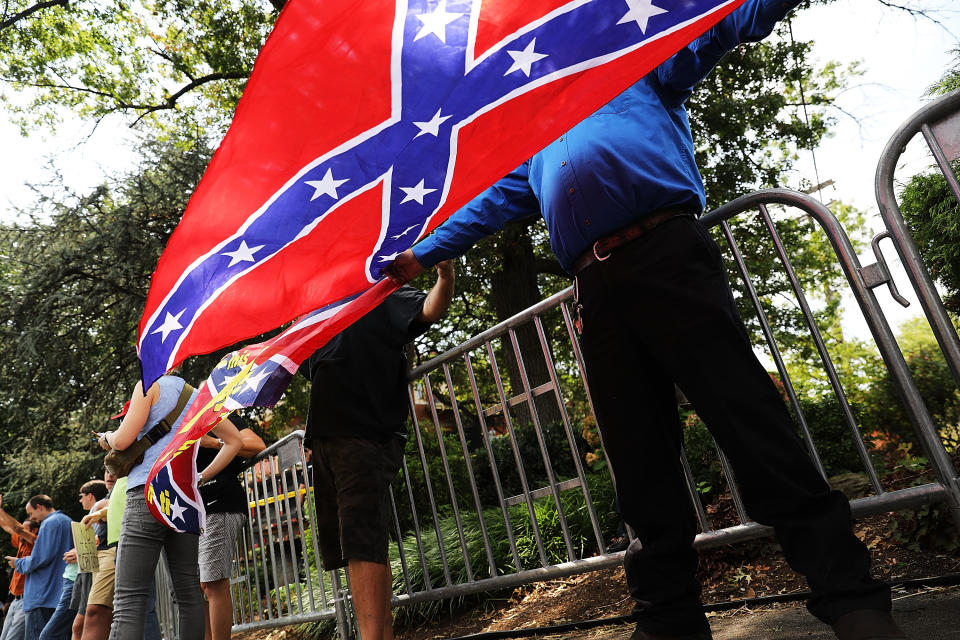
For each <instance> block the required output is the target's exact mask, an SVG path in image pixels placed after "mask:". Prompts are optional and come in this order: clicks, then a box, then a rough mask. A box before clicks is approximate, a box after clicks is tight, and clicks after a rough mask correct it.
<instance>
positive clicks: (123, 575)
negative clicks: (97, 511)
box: [110, 486, 204, 640]
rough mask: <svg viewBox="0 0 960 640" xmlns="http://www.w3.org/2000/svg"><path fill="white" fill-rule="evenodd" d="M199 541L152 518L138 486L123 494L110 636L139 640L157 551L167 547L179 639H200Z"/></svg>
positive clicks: (201, 616)
mask: <svg viewBox="0 0 960 640" xmlns="http://www.w3.org/2000/svg"><path fill="white" fill-rule="evenodd" d="M198 540H199V538H198V536H195V535H191V534H189V533H176V532H174V531H172V530H170V529H168V528H167V527H166V526H164V525H163V524H161V523H160V522H159V521H157V520H156V519H155V518H154V517H153V515H152V514H151V513H150V509H149V508H148V507H147V501H146V499H145V498H144V497H143V487H142V486H140V487H135V488H133V489H131V490H130V491H128V492H127V504H126V508H125V510H124V512H123V523H122V525H121V527H120V546H119V547H118V551H117V578H116V588H115V592H114V596H113V625H112V626H111V628H110V640H143V634H144V617H145V615H144V614H145V613H146V610H147V600H148V599H149V597H150V589H151V587H152V585H153V576H154V572H155V570H156V568H157V562H158V561H159V559H160V552H161V550H163V551H166V556H167V566H168V568H169V569H170V579H171V582H172V583H173V591H174V595H175V599H176V603H177V615H176V617H177V620H179V624H180V640H201V639H202V638H203V634H204V619H203V599H202V598H203V595H202V594H201V593H200V574H199V569H198V565H197V545H198Z"/></svg>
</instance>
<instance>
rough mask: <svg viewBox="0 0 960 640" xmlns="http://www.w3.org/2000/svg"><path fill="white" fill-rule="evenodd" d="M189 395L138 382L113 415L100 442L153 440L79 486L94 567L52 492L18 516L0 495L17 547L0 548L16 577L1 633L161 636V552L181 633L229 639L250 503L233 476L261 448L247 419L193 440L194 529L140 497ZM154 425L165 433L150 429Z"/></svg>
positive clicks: (23, 638)
mask: <svg viewBox="0 0 960 640" xmlns="http://www.w3.org/2000/svg"><path fill="white" fill-rule="evenodd" d="M194 393H195V392H194V391H193V390H192V389H191V388H190V387H189V386H188V385H186V384H185V382H184V381H183V380H182V379H181V378H178V377H176V376H172V375H170V376H164V377H163V378H161V379H160V380H158V381H157V383H156V384H155V385H154V386H153V387H152V388H151V390H148V392H147V394H146V395H144V394H142V393H141V392H140V390H139V388H138V389H137V390H135V392H134V394H133V397H132V398H131V401H130V402H128V403H127V405H126V406H125V407H124V410H123V411H122V412H121V413H119V414H118V415H116V416H113V418H114V419H122V422H121V423H120V426H119V427H118V428H117V429H116V430H115V431H110V432H106V433H104V434H101V435H100V438H99V442H100V443H101V444H102V445H103V446H104V447H105V448H117V450H123V449H125V448H127V447H129V446H130V445H131V444H132V443H133V442H135V441H136V440H138V439H139V437H143V436H145V435H146V434H148V433H149V434H150V437H151V440H150V442H152V443H153V444H152V445H151V446H150V447H149V448H148V449H147V450H146V452H145V454H144V456H143V458H142V459H141V460H140V461H139V462H137V463H136V464H134V465H133V466H132V468H130V469H129V470H128V472H127V474H126V475H124V476H123V477H121V478H117V477H116V476H115V475H114V474H113V473H112V471H111V470H110V469H109V468H108V469H105V470H104V475H103V480H91V481H89V482H86V483H84V484H83V485H82V486H81V487H80V492H79V501H80V504H81V505H82V507H83V509H84V511H86V515H85V516H84V517H83V519H82V520H81V522H80V523H79V525H81V526H82V527H84V528H92V529H93V533H94V539H95V541H96V563H95V566H96V568H95V569H94V570H92V571H91V570H89V569H90V567H87V569H88V570H87V571H81V570H80V562H79V558H78V552H77V549H76V547H75V538H74V533H73V527H74V525H73V523H72V521H71V519H70V518H69V517H68V516H66V515H65V514H64V513H63V512H62V511H60V510H58V509H56V508H55V507H54V504H53V501H52V500H51V499H50V497H49V496H46V495H37V496H34V497H32V498H30V500H28V501H27V503H26V505H24V510H25V511H26V516H27V517H26V519H24V520H23V521H22V522H21V521H18V520H17V519H15V518H13V517H12V516H11V515H9V514H8V513H7V512H6V511H4V509H3V507H4V504H3V499H2V496H0V526H2V527H3V529H4V530H5V531H6V532H7V533H9V534H10V536H11V538H10V541H11V544H12V545H13V547H14V548H15V549H17V554H16V556H7V563H8V564H9V567H10V569H11V570H12V572H13V575H12V578H11V580H10V584H9V587H8V590H9V592H8V596H7V600H6V602H5V603H4V611H5V617H4V621H3V631H2V635H0V638H2V640H37V639H39V640H68V639H72V640H107V639H108V638H110V639H112V640H119V639H124V640H126V639H131V640H132V639H136V640H140V639H144V640H161V633H160V624H159V620H158V618H157V614H156V609H155V602H156V586H155V580H154V576H155V570H156V568H157V563H158V560H159V558H160V556H161V553H162V554H163V556H164V557H165V560H166V563H165V569H164V570H165V571H167V572H168V575H169V576H170V579H171V582H172V584H173V586H174V590H175V593H176V598H175V599H176V602H177V608H178V615H177V620H176V624H177V626H178V627H179V636H180V637H181V638H183V639H188V638H195V639H197V640H199V639H200V638H206V640H225V639H227V638H229V637H230V628H231V627H232V625H233V602H232V599H231V595H230V586H229V578H230V577H231V575H232V561H233V555H234V550H235V547H236V540H237V536H238V534H239V529H240V526H241V523H242V522H243V519H244V518H245V517H246V514H247V510H248V506H247V504H248V501H247V493H246V489H245V488H244V486H243V485H242V484H241V482H240V478H239V473H240V470H241V469H242V468H243V466H244V464H245V460H246V459H247V458H250V457H253V456H254V455H256V454H257V453H258V452H260V451H262V450H263V449H264V448H265V446H266V445H265V444H264V442H263V440H262V439H261V438H260V436H258V435H257V434H256V433H255V432H254V431H253V430H252V429H250V428H248V427H246V426H243V421H242V418H239V417H234V418H233V419H232V420H231V421H225V422H224V423H221V425H218V427H217V428H216V429H215V430H214V431H213V432H212V433H213V434H214V435H207V436H204V438H203V439H202V440H201V441H200V442H199V443H198V446H199V451H198V454H197V460H198V465H200V467H199V468H200V469H201V471H200V473H199V474H198V480H199V484H200V494H201V497H202V498H203V500H204V505H205V508H206V511H207V518H206V526H205V527H204V531H203V533H202V534H201V535H200V536H199V537H198V536H195V535H191V534H178V533H174V532H172V531H170V530H169V529H166V527H164V526H163V525H161V524H160V523H159V522H158V521H156V520H155V519H154V518H153V516H152V515H151V514H150V512H149V510H148V509H147V507H146V503H145V499H144V486H145V484H146V478H147V474H148V472H149V469H150V467H151V466H152V464H153V462H154V461H155V460H156V458H157V456H158V455H159V454H160V452H161V451H162V450H163V448H164V446H165V445H166V443H167V442H169V440H170V439H171V438H172V436H173V434H174V433H175V428H176V426H178V424H179V421H180V419H182V417H183V413H184V411H185V408H186V406H187V404H188V401H189V399H191V398H192V396H193V394H194ZM181 394H183V395H184V398H183V400H182V401H181V398H180V396H181ZM161 423H164V424H162V425H161ZM235 423H236V424H239V425H241V427H242V428H240V429H238V428H237V426H235ZM158 425H161V427H162V429H161V430H162V431H163V433H162V434H161V433H159V432H157V431H153V429H155V428H156V427H157V426H158ZM7 507H8V508H9V505H7Z"/></svg>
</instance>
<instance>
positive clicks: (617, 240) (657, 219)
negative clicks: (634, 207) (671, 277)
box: [573, 209, 696, 275]
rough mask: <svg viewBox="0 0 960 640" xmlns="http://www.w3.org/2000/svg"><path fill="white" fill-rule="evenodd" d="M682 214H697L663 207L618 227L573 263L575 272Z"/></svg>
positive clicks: (692, 216)
mask: <svg viewBox="0 0 960 640" xmlns="http://www.w3.org/2000/svg"><path fill="white" fill-rule="evenodd" d="M681 216H688V217H690V218H695V217H696V214H695V213H694V212H693V211H691V210H690V209H661V210H660V211H657V212H656V213H652V214H650V215H648V216H644V217H642V218H640V219H639V220H637V221H636V222H634V223H633V224H630V225H627V226H626V227H623V228H621V229H617V230H616V231H614V232H613V233H611V234H610V235H608V236H604V237H602V238H600V239H599V240H597V241H596V242H594V243H593V245H592V246H591V247H590V248H589V249H587V250H586V251H584V252H583V253H582V254H581V255H580V257H579V258H577V260H576V261H575V262H574V263H573V274H574V275H576V274H578V273H580V272H581V271H583V270H584V269H586V268H587V267H589V266H590V265H592V264H593V263H594V262H603V261H604V260H606V259H607V258H609V257H610V254H611V253H612V252H613V250H614V249H616V248H617V247H622V246H623V245H625V244H627V243H628V242H633V241H634V240H636V239H637V238H639V237H640V236H643V235H645V234H647V233H649V232H650V231H652V230H653V229H655V228H656V227H658V226H660V225H661V224H663V223H664V222H666V221H667V220H672V219H673V218H677V217H681Z"/></svg>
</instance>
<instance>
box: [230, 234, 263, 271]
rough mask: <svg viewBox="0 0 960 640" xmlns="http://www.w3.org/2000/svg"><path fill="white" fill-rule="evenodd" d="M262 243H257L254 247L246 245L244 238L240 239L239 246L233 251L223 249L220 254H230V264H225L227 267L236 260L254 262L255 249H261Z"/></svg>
mask: <svg viewBox="0 0 960 640" xmlns="http://www.w3.org/2000/svg"><path fill="white" fill-rule="evenodd" d="M263 247H264V245H262V244H261V245H257V246H256V247H248V246H247V241H246V240H241V241H240V246H239V247H237V248H236V249H235V250H233V251H224V252H223V253H221V254H220V255H222V256H230V264H228V265H227V268H230V267H232V266H233V265H235V264H237V263H238V262H256V259H255V258H254V257H253V254H255V253H256V252H257V251H260V249H263Z"/></svg>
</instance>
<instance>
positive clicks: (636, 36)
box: [137, 0, 743, 437]
mask: <svg viewBox="0 0 960 640" xmlns="http://www.w3.org/2000/svg"><path fill="white" fill-rule="evenodd" d="M742 1H743V0H726V1H724V0H684V1H683V2H676V1H674V0H573V1H570V2H564V1H561V0H525V1H524V2H516V1H515V0H363V1H362V2H361V1H358V0H289V1H288V2H287V4H286V6H285V8H284V10H283V12H282V13H281V15H280V17H279V18H278V20H277V24H276V27H275V28H274V30H273V33H272V34H271V35H270V37H269V38H268V40H267V42H266V44H265V45H264V47H263V50H262V51H261V52H260V56H259V58H258V59H257V63H256V65H255V66H254V69H253V73H252V74H251V76H250V80H249V82H248V84H247V88H246V90H245V92H244V95H243V98H242V99H241V100H240V103H239V104H238V106H237V111H236V114H235V117H234V120H233V123H232V125H231V126H230V130H229V131H228V132H227V136H226V138H225V139H224V140H223V143H222V144H221V145H220V148H219V149H218V151H217V153H216V154H215V155H214V157H213V160H212V161H211V162H210V166H209V167H208V168H207V171H206V173H205V174H204V177H203V179H202V180H201V181H200V184H199V185H198V186H197V189H196V192H195V193H194V195H193V197H192V198H191V199H190V202H189V204H188V205H187V210H186V212H185V213H184V216H183V220H182V221H181V223H180V225H179V226H178V227H177V229H176V230H175V231H174V233H173V235H172V236H171V238H170V242H169V243H168V245H167V248H166V250H165V251H164V253H163V255H162V256H161V258H160V261H159V263H158V265H157V270H156V272H155V273H154V275H153V281H152V284H151V287H150V293H149V295H148V298H147V304H146V309H145V310H144V313H143V317H142V318H141V320H140V326H139V330H138V340H137V349H138V353H139V356H140V361H141V367H142V374H143V382H144V388H148V387H149V385H150V384H151V383H152V382H153V381H154V380H155V379H156V378H158V377H159V376H160V375H162V374H163V373H164V372H165V371H167V370H168V369H170V368H171V367H173V366H174V365H176V364H177V363H179V362H181V361H183V360H184V359H185V358H187V357H188V356H190V355H194V354H199V353H208V352H210V351H214V350H216V349H218V348H220V347H222V346H224V345H227V344H233V343H235V342H237V341H239V340H242V339H244V338H248V337H250V336H253V335H257V334H260V333H263V332H264V331H268V330H270V329H273V328H275V327H278V326H280V325H282V324H283V323H285V322H287V321H289V320H290V319H292V318H295V317H297V316H299V315H301V314H304V313H307V312H309V311H310V310H312V309H318V308H332V307H337V308H339V307H340V306H342V305H347V306H360V305H367V306H363V307H362V308H354V309H351V310H350V312H349V313H350V314H351V315H352V316H355V317H356V316H359V315H362V313H363V312H365V311H366V310H368V309H370V308H371V307H372V306H373V304H375V303H372V302H371V300H372V298H370V297H368V296H361V297H360V298H357V299H356V300H354V298H355V297H356V296H357V295H358V294H360V293H362V292H364V291H366V290H368V289H370V287H371V286H373V285H374V283H377V282H378V281H380V280H381V278H382V277H383V271H384V269H385V268H386V267H387V266H389V264H390V263H391V262H392V261H393V259H394V258H395V257H396V256H397V255H398V254H399V253H401V252H402V251H404V250H406V249H408V248H409V247H411V246H412V245H413V244H414V243H415V242H416V241H417V240H418V239H419V238H421V237H423V236H424V235H425V234H427V233H428V232H429V231H430V230H431V229H433V228H434V227H436V226H437V225H438V224H440V223H441V222H442V221H443V220H445V219H446V218H447V217H448V216H449V215H450V214H452V213H453V212H454V211H456V210H457V209H459V208H460V207H461V206H463V205H464V204H465V203H467V202H468V201H469V200H470V199H471V198H473V197H474V196H475V195H476V194H478V193H480V192H481V191H482V190H483V189H485V188H486V187H488V186H489V185H491V184H492V183H493V182H495V181H496V180H497V179H499V178H500V177H502V176H503V175H505V174H506V173H508V172H509V171H510V170H512V169H513V168H515V167H516V166H517V165H519V164H520V163H521V162H523V161H524V160H526V159H527V158H529V157H530V156H532V155H533V154H534V153H536V152H537V151H538V150H539V149H541V148H543V147H544V146H546V145H547V144H548V143H549V142H550V141H551V140H553V139H555V138H556V137H558V136H559V135H561V134H562V132H564V131H566V130H567V129H569V128H571V127H572V126H573V125H575V124H576V123H577V122H579V121H580V120H582V119H583V118H585V117H586V116H588V115H589V114H590V113H592V112H593V111H595V110H596V109H598V108H599V107H601V106H603V105H604V104H605V103H607V102H609V101H610V100H611V99H612V98H613V97H614V96H616V95H617V94H619V93H620V92H622V91H623V90H624V89H626V88H627V87H628V86H630V85H631V84H632V83H634V82H636V81H637V80H638V79H639V78H640V77H642V76H643V75H645V74H647V73H648V72H649V71H651V70H652V69H653V68H654V67H655V66H656V65H658V64H660V63H661V62H662V61H664V60H666V59H667V58H668V57H670V56H671V55H672V54H673V53H675V52H676V51H677V50H679V49H680V48H681V47H683V46H685V45H686V44H687V43H688V42H690V41H691V40H693V39H694V38H695V37H697V36H698V35H700V34H701V33H703V32H704V31H705V30H707V29H708V28H710V27H711V26H712V25H713V24H715V23H716V22H717V21H719V20H720V19H722V18H723V17H724V16H725V15H727V14H728V13H729V12H730V11H732V10H733V9H735V8H736V7H737V6H739V5H740V4H741V3H742ZM317 330H318V335H317V336H315V337H314V338H313V339H312V343H315V344H316V346H317V347H319V346H322V344H323V343H324V342H325V341H326V340H327V339H329V337H330V336H332V335H334V334H335V332H333V331H330V330H326V331H324V330H323V328H322V326H319V327H317ZM306 355H309V354H305V356H304V357H306ZM297 365H299V361H296V362H295V363H294V365H293V366H294V369H295V367H296V366H297ZM218 393H220V392H218ZM211 395H215V394H212V393H211ZM212 415H213V414H210V413H209V412H206V411H204V412H201V413H197V414H196V416H197V419H198V422H197V423H196V424H199V425H200V427H199V429H198V430H197V431H196V432H195V433H193V436H195V437H198V436H197V433H200V431H202V430H203V428H209V425H208V426H207V427H204V426H203V425H202V424H201V423H202V422H203V421H204V420H207V417H210V416H212ZM203 416H207V417H203Z"/></svg>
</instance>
